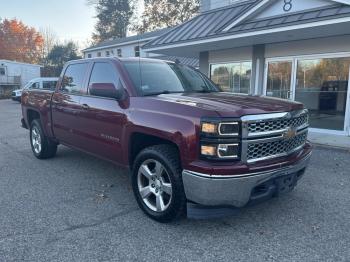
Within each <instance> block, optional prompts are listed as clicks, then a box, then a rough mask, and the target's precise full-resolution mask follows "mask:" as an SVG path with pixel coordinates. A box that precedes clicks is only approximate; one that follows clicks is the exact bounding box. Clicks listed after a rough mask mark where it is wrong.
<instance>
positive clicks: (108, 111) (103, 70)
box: [79, 62, 127, 162]
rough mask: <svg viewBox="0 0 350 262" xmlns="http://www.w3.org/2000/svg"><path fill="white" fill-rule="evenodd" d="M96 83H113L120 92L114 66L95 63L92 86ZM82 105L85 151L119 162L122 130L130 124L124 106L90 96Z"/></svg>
mask: <svg viewBox="0 0 350 262" xmlns="http://www.w3.org/2000/svg"><path fill="white" fill-rule="evenodd" d="M94 83H99V84H103V83H109V84H110V83H113V84H114V85H115V87H116V88H121V87H120V81H119V74H118V71H117V68H116V67H115V65H114V64H112V63H110V62H96V63H94V65H93V68H92V71H91V76H90V80H89V86H91V85H92V84H94ZM80 103H81V105H82V107H83V110H82V112H81V113H80V115H79V122H80V126H79V132H80V133H81V135H82V138H83V139H84V143H83V145H84V150H86V151H88V152H91V153H93V154H96V155H98V156H102V157H104V158H105V159H108V160H111V161H114V162H120V160H121V154H122V148H121V142H122V139H123V138H122V134H123V132H122V130H123V127H124V126H125V125H126V124H127V119H126V116H125V114H124V109H123V108H122V105H121V104H120V103H119V102H118V101H116V99H112V98H105V97H97V96H91V95H88V96H84V97H82V98H81V101H80Z"/></svg>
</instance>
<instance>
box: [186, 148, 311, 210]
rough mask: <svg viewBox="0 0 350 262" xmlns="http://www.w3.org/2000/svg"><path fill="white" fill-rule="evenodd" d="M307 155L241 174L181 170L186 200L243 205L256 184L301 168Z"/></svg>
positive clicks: (294, 172)
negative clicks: (277, 166)
mask: <svg viewBox="0 0 350 262" xmlns="http://www.w3.org/2000/svg"><path fill="white" fill-rule="evenodd" d="M310 157H311V152H310V153H309V154H307V155H306V156H304V158H302V159H301V160H299V161H298V162H296V163H294V164H293V165H291V166H287V167H283V168H278V169H274V170H269V171H264V172H258V173H251V174H244V175H234V176H213V175H207V174H201V173H196V172H192V171H189V170H184V171H183V173H182V179H183V184H184V188H185V194H186V197H187V199H188V200H189V201H192V202H195V203H197V204H200V205H205V206H224V205H228V206H235V207H243V206H245V205H246V204H248V202H249V201H250V200H251V196H252V192H253V190H254V189H255V188H256V187H258V186H259V185H262V184H264V183H266V182H267V181H270V180H272V179H275V178H278V177H283V176H287V175H291V174H297V173H299V172H303V171H304V170H305V168H306V167H307V166H308V164H309V161H310Z"/></svg>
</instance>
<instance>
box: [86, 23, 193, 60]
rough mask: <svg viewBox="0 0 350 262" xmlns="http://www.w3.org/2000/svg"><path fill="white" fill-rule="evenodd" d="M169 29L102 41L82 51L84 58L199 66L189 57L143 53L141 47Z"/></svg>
mask: <svg viewBox="0 0 350 262" xmlns="http://www.w3.org/2000/svg"><path fill="white" fill-rule="evenodd" d="M170 30H171V28H166V29H161V30H157V31H154V32H149V33H145V34H142V35H135V36H130V37H125V38H116V39H113V40H108V41H104V42H102V43H100V44H98V45H95V46H92V47H89V48H87V49H84V50H82V52H83V54H84V58H94V57H109V56H115V57H151V58H157V59H162V60H169V61H176V60H178V61H179V62H180V63H182V64H186V65H190V66H193V67H198V66H199V60H198V58H189V57H174V56H165V55H162V54H155V53H150V52H145V51H144V50H143V48H142V47H143V46H144V45H145V44H147V43H148V42H149V41H151V40H155V39H156V38H157V37H159V36H161V35H163V34H165V33H167V32H169V31H170Z"/></svg>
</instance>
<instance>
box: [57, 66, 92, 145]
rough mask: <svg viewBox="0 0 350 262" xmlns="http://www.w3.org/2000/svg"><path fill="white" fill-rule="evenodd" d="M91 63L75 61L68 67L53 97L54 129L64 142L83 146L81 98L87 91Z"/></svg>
mask: <svg viewBox="0 0 350 262" xmlns="http://www.w3.org/2000/svg"><path fill="white" fill-rule="evenodd" d="M88 66H89V63H88V62H86V63H82V62H80V63H73V64H70V65H68V66H67V67H66V69H65V72H64V75H63V76H62V79H61V82H60V86H59V88H58V90H56V91H55V93H54V94H53V97H52V129H53V132H54V135H55V137H56V138H57V139H58V140H59V141H60V142H62V143H65V144H68V145H71V146H74V147H77V148H81V147H82V145H81V138H80V134H79V131H78V130H79V125H80V123H79V118H78V116H79V113H80V112H81V110H82V107H81V105H80V99H81V97H82V95H85V94H86V92H87V84H86V79H87V74H88Z"/></svg>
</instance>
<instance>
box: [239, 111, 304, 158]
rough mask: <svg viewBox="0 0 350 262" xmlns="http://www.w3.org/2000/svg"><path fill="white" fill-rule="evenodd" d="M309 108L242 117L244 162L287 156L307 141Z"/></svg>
mask: <svg viewBox="0 0 350 262" xmlns="http://www.w3.org/2000/svg"><path fill="white" fill-rule="evenodd" d="M308 126H309V116H308V111H307V110H298V111H292V112H282V113H272V114H262V115H248V116H243V117H242V152H241V157H242V161H244V162H246V163H252V162H257V161H261V160H266V159H271V158H275V157H280V156H287V155H289V154H291V153H293V152H296V151H297V150H299V149H301V148H302V147H303V146H304V145H305V143H306V140H307V132H308Z"/></svg>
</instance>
